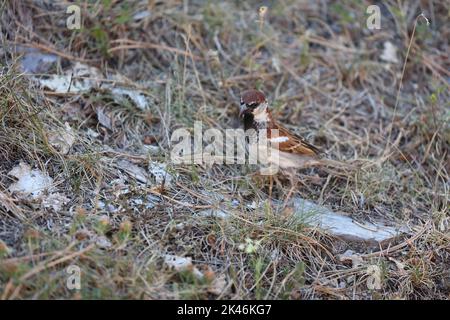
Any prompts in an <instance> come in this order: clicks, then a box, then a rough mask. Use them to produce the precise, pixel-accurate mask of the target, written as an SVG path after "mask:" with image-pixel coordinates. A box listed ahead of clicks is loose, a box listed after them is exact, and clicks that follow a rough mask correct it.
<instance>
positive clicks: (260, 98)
mask: <svg viewBox="0 0 450 320" xmlns="http://www.w3.org/2000/svg"><path fill="white" fill-rule="evenodd" d="M264 101H266V96H264V93H262V92H261V91H258V90H247V91H244V92H242V94H241V104H244V103H245V104H246V105H250V104H253V103H258V104H260V103H263V102H264Z"/></svg>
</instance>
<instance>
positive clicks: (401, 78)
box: [384, 13, 430, 155]
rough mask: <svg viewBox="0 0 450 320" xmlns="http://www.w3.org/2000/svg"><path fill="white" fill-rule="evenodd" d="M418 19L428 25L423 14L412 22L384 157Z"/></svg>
mask: <svg viewBox="0 0 450 320" xmlns="http://www.w3.org/2000/svg"><path fill="white" fill-rule="evenodd" d="M419 17H423V18H425V20H426V21H427V24H430V23H429V21H428V19H427V18H426V17H425V16H424V14H423V13H421V14H419V15H418V16H417V17H416V20H415V21H414V28H413V31H412V34H411V39H410V40H409V45H408V50H407V51H406V57H405V61H404V62H403V69H402V74H401V76H400V84H399V86H398V90H397V97H396V98H395V105H394V114H393V115H392V121H391V125H390V128H389V134H388V138H387V140H386V147H385V149H384V154H385V155H386V153H388V152H387V150H388V149H389V147H388V145H389V141H390V140H391V135H392V128H393V126H394V120H395V115H396V113H397V107H398V102H399V98H400V91H401V90H402V87H403V76H404V75H405V70H406V63H407V62H408V57H409V51H410V50H411V46H412V42H413V40H414V34H415V33H416V27H417V21H419Z"/></svg>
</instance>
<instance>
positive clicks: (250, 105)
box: [247, 102, 258, 109]
mask: <svg viewBox="0 0 450 320" xmlns="http://www.w3.org/2000/svg"><path fill="white" fill-rule="evenodd" d="M257 106H258V104H257V103H256V102H254V103H250V104H248V105H247V107H249V108H252V109H254V108H256V107H257Z"/></svg>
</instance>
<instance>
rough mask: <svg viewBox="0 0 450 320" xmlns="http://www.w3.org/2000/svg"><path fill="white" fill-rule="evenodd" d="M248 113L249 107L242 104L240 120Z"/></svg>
mask: <svg viewBox="0 0 450 320" xmlns="http://www.w3.org/2000/svg"><path fill="white" fill-rule="evenodd" d="M246 111H247V106H246V105H245V104H241V106H240V108H239V118H242V117H243V115H244V113H245V112H246Z"/></svg>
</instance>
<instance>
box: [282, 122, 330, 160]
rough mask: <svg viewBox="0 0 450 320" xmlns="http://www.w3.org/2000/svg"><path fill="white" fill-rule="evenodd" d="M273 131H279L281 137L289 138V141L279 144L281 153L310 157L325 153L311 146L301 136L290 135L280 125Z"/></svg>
mask: <svg viewBox="0 0 450 320" xmlns="http://www.w3.org/2000/svg"><path fill="white" fill-rule="evenodd" d="M273 129H278V130H279V136H285V137H288V138H289V139H288V140H287V141H284V142H280V143H279V145H278V146H279V149H280V151H284V152H290V153H297V154H301V155H308V156H319V155H321V154H322V153H323V152H322V151H321V150H320V149H319V148H317V147H316V146H314V145H312V144H310V143H309V142H307V141H306V140H305V139H304V138H302V137H301V136H299V135H297V134H292V133H290V132H289V131H288V130H287V129H286V128H283V127H282V126H280V125H275V126H274V128H273Z"/></svg>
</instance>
